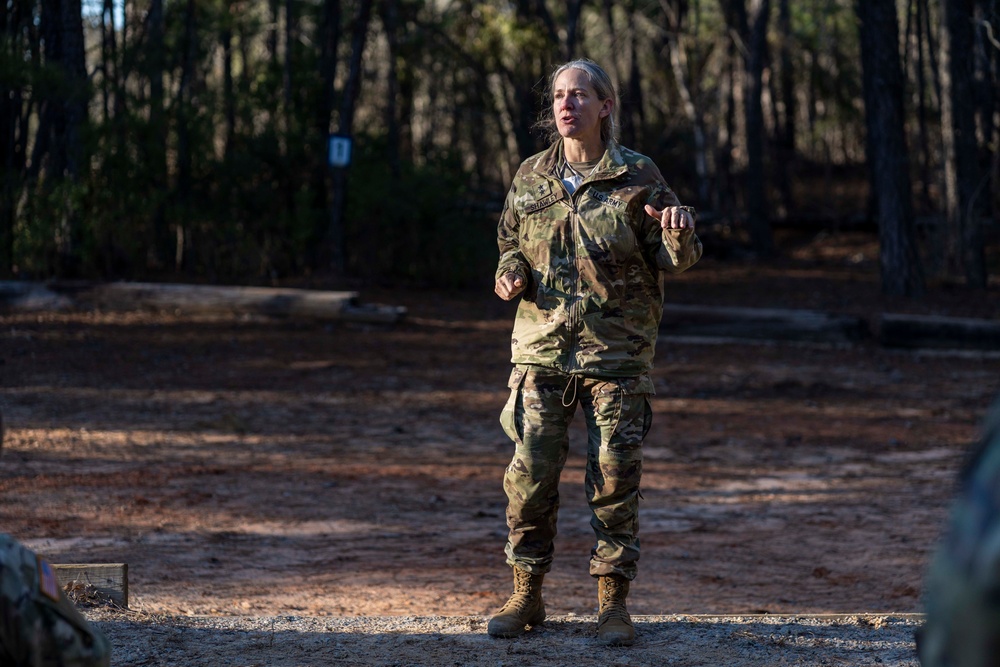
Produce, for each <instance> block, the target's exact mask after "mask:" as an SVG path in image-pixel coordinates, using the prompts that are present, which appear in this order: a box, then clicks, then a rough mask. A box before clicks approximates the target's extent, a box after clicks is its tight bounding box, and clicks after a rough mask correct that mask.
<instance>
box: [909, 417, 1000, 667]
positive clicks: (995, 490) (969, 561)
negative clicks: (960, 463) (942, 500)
mask: <svg viewBox="0 0 1000 667" xmlns="http://www.w3.org/2000/svg"><path fill="white" fill-rule="evenodd" d="M960 481H961V487H960V490H959V492H958V495H957V497H956V500H955V503H954V506H953V508H952V513H951V517H950V520H949V523H948V528H947V531H946V534H945V536H944V539H943V541H942V543H941V545H940V547H939V549H938V551H937V553H936V555H935V558H934V560H933V562H932V564H931V567H930V570H929V572H928V576H927V586H926V591H925V600H924V602H925V610H926V613H927V621H926V623H925V625H924V627H923V628H921V630H920V632H919V634H918V642H917V644H918V650H919V654H920V663H921V665H923V667H992V666H994V665H997V664H1000V402H997V403H996V404H995V405H994V406H993V410H992V411H991V413H990V417H989V418H988V419H987V420H986V424H985V429H984V435H983V438H982V440H981V441H980V443H979V445H978V446H977V448H976V449H975V451H974V452H973V454H972V456H971V457H970V460H969V463H968V465H967V466H966V468H965V469H964V470H963V472H962V475H961V478H960Z"/></svg>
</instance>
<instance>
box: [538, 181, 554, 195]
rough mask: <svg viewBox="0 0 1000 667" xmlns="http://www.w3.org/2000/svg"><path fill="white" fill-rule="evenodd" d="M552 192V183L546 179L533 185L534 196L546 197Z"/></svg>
mask: <svg viewBox="0 0 1000 667" xmlns="http://www.w3.org/2000/svg"><path fill="white" fill-rule="evenodd" d="M550 194H552V184H551V183H549V182H548V181H542V182H541V183H538V184H537V185H536V186H535V198H536V199H541V198H542V197H547V196H549V195H550Z"/></svg>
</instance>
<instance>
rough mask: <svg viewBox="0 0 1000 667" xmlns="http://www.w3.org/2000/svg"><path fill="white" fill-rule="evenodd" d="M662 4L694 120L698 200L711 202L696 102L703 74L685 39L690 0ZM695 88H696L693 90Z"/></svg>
mask: <svg viewBox="0 0 1000 667" xmlns="http://www.w3.org/2000/svg"><path fill="white" fill-rule="evenodd" d="M660 6H661V7H662V8H663V10H664V14H665V15H666V18H667V26H666V28H667V38H666V40H667V45H666V49H667V51H668V53H669V54H670V67H671V69H672V70H673V74H674V82H675V83H676V84H677V92H678V93H679V94H680V98H681V106H682V107H683V108H684V115H686V116H687V119H688V122H690V123H691V132H692V136H693V139H694V167H695V173H696V174H697V176H698V203H699V204H702V205H703V204H706V203H708V200H709V197H710V191H711V183H710V180H709V175H708V144H707V140H706V132H705V121H704V117H703V116H702V114H701V112H700V111H699V108H698V105H697V104H696V100H700V99H701V85H700V79H699V77H696V76H694V74H693V72H691V71H690V67H689V62H688V55H687V51H686V49H685V47H684V45H683V44H682V43H681V35H683V34H684V30H685V23H686V20H687V12H688V3H687V2H686V1H685V0H681V1H679V2H678V1H677V0H672V1H671V2H667V0H661V1H660ZM692 88H694V90H693V91H692ZM723 90H725V87H723Z"/></svg>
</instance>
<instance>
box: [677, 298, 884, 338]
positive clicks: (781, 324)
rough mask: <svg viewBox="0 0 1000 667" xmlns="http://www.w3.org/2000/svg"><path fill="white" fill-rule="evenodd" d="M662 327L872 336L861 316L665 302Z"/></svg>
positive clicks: (705, 332)
mask: <svg viewBox="0 0 1000 667" xmlns="http://www.w3.org/2000/svg"><path fill="white" fill-rule="evenodd" d="M660 331H661V332H662V333H666V334H670V333H673V334H676V335H680V336H714V337H729V338H750V339H757V340H760V339H767V340H793V341H822V342H831V343H852V342H857V341H858V340H861V339H864V338H867V337H869V336H870V333H869V328H868V324H867V323H866V322H865V320H864V319H862V318H860V317H852V316H848V315H833V314H831V313H824V312H820V311H815V310H790V309H781V308H738V307H717V306H700V305H680V304H664V306H663V319H662V320H661V322H660Z"/></svg>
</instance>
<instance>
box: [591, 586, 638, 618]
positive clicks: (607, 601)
mask: <svg viewBox="0 0 1000 667" xmlns="http://www.w3.org/2000/svg"><path fill="white" fill-rule="evenodd" d="M610 620H620V621H624V622H626V623H629V624H631V620H632V619H631V617H630V616H629V614H628V608H627V607H626V606H625V585H624V584H623V583H621V582H619V581H617V580H615V579H614V578H612V577H608V578H607V579H605V581H604V599H602V600H601V613H600V619H599V621H600V623H604V622H605V621H610Z"/></svg>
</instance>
